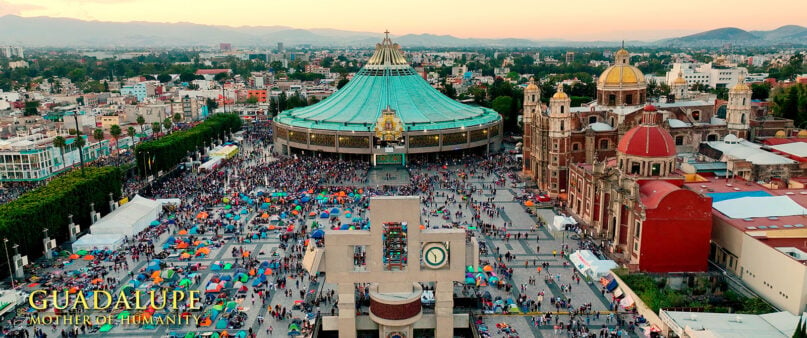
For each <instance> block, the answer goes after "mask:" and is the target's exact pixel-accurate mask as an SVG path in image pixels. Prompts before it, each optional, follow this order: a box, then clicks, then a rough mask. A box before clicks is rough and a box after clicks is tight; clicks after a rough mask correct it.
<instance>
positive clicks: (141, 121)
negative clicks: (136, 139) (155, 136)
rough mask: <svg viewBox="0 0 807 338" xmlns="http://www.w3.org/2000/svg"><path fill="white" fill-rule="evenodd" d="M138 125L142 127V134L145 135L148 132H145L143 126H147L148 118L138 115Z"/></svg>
mask: <svg viewBox="0 0 807 338" xmlns="http://www.w3.org/2000/svg"><path fill="white" fill-rule="evenodd" d="M136 121H137V124H138V125H140V133H141V134H145V133H146V132H145V131H144V130H143V125H144V124H146V118H145V117H143V115H137V120H136Z"/></svg>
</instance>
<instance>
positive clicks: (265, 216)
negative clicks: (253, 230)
mask: <svg viewBox="0 0 807 338" xmlns="http://www.w3.org/2000/svg"><path fill="white" fill-rule="evenodd" d="M261 218H269V214H267V213H265V212H264V213H263V215H261Z"/></svg>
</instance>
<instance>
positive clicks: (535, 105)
mask: <svg viewBox="0 0 807 338" xmlns="http://www.w3.org/2000/svg"><path fill="white" fill-rule="evenodd" d="M523 109H524V117H523V118H524V120H523V121H522V123H523V126H524V144H523V145H522V146H521V151H522V153H523V155H524V159H523V166H522V169H523V172H524V174H526V175H529V176H532V175H533V173H534V172H535V170H534V169H535V168H534V167H535V161H534V160H533V158H532V156H533V153H534V152H533V147H534V146H535V142H534V141H535V140H533V139H534V138H535V137H537V129H538V128H536V125H537V124H538V122H540V121H539V120H538V119H539V118H540V116H538V115H539V114H540V113H541V88H540V87H538V85H536V84H535V79H534V78H530V83H529V84H527V88H524V106H523Z"/></svg>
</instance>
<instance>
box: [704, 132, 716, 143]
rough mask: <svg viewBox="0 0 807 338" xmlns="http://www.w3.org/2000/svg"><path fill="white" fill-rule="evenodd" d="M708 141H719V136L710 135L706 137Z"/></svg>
mask: <svg viewBox="0 0 807 338" xmlns="http://www.w3.org/2000/svg"><path fill="white" fill-rule="evenodd" d="M706 141H710V142H711V141H717V134H709V135H708V136H706Z"/></svg>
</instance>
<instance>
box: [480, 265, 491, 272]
mask: <svg viewBox="0 0 807 338" xmlns="http://www.w3.org/2000/svg"><path fill="white" fill-rule="evenodd" d="M482 271H485V272H493V267H492V266H490V265H485V267H483V268H482Z"/></svg>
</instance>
